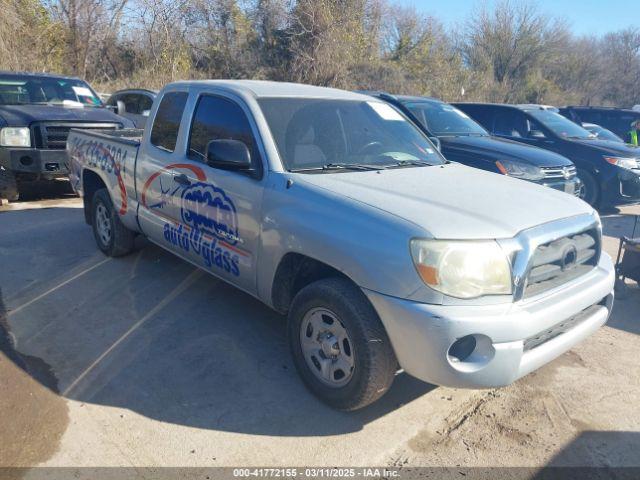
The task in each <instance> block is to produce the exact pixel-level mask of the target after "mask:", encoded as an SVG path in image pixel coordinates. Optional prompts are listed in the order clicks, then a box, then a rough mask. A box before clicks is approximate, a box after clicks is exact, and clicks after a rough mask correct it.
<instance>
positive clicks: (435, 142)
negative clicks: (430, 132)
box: [429, 137, 442, 152]
mask: <svg viewBox="0 0 640 480" xmlns="http://www.w3.org/2000/svg"><path fill="white" fill-rule="evenodd" d="M429 140H431V143H433V146H434V147H436V150H438V151H439V152H440V151H442V150H441V149H442V144H441V143H440V139H439V138H438V137H429Z"/></svg>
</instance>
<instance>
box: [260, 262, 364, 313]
mask: <svg viewBox="0 0 640 480" xmlns="http://www.w3.org/2000/svg"><path fill="white" fill-rule="evenodd" d="M329 277H342V278H346V279H347V280H349V281H352V280H351V279H350V278H349V277H347V276H346V275H345V274H344V273H342V272H340V271H339V270H337V269H335V268H333V267H332V266H330V265H327V264H326V263H323V262H320V261H318V260H316V259H314V258H311V257H307V256H306V255H302V254H299V253H287V254H286V255H285V256H284V257H282V259H281V260H280V264H279V265H278V268H277V269H276V275H275V278H274V279H273V289H272V290H271V300H272V303H273V307H274V308H275V309H276V310H277V311H278V312H280V313H283V314H285V313H287V312H288V311H289V306H290V305H291V302H292V300H293V298H294V297H295V296H296V294H297V293H298V292H299V291H300V290H302V289H303V288H304V287H306V286H307V285H309V284H310V283H313V282H315V281H317V280H321V279H323V278H329Z"/></svg>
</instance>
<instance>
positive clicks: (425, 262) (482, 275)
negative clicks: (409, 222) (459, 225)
mask: <svg viewBox="0 0 640 480" xmlns="http://www.w3.org/2000/svg"><path fill="white" fill-rule="evenodd" d="M411 255H412V257H413V263H414V264H415V266H416V269H417V270H418V274H419V275H420V277H421V278H422V280H423V281H424V283H426V284H427V285H428V286H429V287H431V288H433V289H434V290H437V291H439V292H441V293H444V294H445V295H450V296H452V297H457V298H476V297H480V296H482V295H509V294H511V292H512V282H511V265H510V263H509V260H508V258H507V256H506V255H505V253H504V252H503V251H502V249H501V248H500V246H499V245H498V244H497V243H496V242H495V241H493V240H490V241H457V240H451V241H449V240H423V239H414V240H412V241H411Z"/></svg>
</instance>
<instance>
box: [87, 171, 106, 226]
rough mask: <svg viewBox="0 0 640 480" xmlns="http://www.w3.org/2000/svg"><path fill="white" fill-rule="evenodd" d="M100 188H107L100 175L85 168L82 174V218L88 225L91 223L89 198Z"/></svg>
mask: <svg viewBox="0 0 640 480" xmlns="http://www.w3.org/2000/svg"><path fill="white" fill-rule="evenodd" d="M101 188H107V186H106V185H105V183H104V182H103V181H102V179H101V178H100V176H99V175H98V174H97V173H95V172H92V171H91V170H85V171H84V172H83V174H82V194H83V196H82V201H83V203H84V220H85V222H87V224H89V225H91V200H93V195H94V194H95V193H96V192H97V191H98V190H100V189H101Z"/></svg>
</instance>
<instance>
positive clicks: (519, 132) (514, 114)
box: [491, 108, 528, 138]
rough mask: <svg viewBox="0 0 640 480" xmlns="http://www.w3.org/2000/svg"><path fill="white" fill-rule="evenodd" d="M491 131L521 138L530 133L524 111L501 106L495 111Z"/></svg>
mask: <svg viewBox="0 0 640 480" xmlns="http://www.w3.org/2000/svg"><path fill="white" fill-rule="evenodd" d="M491 131H492V133H493V134H495V135H502V136H505V137H516V138H520V137H526V136H527V135H528V126H527V124H526V122H525V118H524V115H523V113H522V112H520V111H519V110H516V109H510V108H501V109H497V110H495V111H494V115H493V127H492V130H491Z"/></svg>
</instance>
